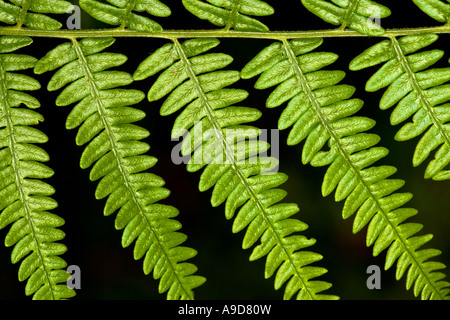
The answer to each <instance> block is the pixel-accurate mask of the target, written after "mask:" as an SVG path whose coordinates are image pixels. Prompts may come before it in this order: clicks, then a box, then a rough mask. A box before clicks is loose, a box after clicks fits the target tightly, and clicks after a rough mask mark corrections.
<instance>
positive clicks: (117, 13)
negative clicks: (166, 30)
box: [80, 0, 171, 32]
mask: <svg viewBox="0 0 450 320" xmlns="http://www.w3.org/2000/svg"><path fill="white" fill-rule="evenodd" d="M108 2H109V3H110V4H105V3H101V2H99V1H96V0H80V6H81V8H83V10H85V11H86V12H87V13H89V14H90V15H91V16H92V17H94V18H95V19H97V20H99V21H102V22H105V23H107V24H111V25H114V26H119V28H121V29H125V28H129V29H131V30H136V31H142V32H157V31H161V30H162V27H161V25H159V23H157V22H155V21H153V20H152V19H149V18H147V17H144V16H141V15H138V14H136V13H134V12H133V11H136V12H144V11H146V12H147V13H149V14H151V15H154V16H157V17H167V16H169V15H170V14H171V11H170V9H169V7H167V6H166V5H165V4H163V3H162V2H160V1H158V0H138V1H131V0H108Z"/></svg>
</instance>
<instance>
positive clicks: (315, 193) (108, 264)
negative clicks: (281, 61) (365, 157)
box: [0, 0, 450, 300]
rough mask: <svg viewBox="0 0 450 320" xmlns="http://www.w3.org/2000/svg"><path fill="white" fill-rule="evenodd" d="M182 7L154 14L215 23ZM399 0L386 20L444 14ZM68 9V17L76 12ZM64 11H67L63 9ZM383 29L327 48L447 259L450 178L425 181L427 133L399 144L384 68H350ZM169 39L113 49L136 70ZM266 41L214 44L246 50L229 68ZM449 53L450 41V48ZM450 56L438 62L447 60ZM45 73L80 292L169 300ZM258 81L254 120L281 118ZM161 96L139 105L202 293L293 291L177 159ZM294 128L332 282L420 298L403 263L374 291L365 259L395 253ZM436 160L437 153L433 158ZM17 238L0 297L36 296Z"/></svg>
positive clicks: (48, 129)
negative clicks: (400, 273)
mask: <svg viewBox="0 0 450 320" xmlns="http://www.w3.org/2000/svg"><path fill="white" fill-rule="evenodd" d="M267 2H268V3H270V4H271V5H272V6H273V7H274V9H275V14H274V15H273V16H270V17H261V18H258V19H259V20H260V21H262V22H263V23H265V24H266V25H268V26H269V28H270V29H271V30H316V29H328V28H334V26H331V25H329V24H327V23H325V22H323V21H322V20H321V19H320V18H318V17H316V16H314V15H313V14H311V13H309V12H308V11H307V10H306V9H305V8H304V7H303V6H302V4H301V2H300V1H273V0H272V1H267ZM165 3H166V4H167V5H168V6H169V7H170V8H171V10H172V15H171V17H169V18H155V20H156V21H158V22H159V23H160V24H161V25H162V26H163V27H164V28H165V29H210V28H214V26H212V25H211V24H210V23H209V22H207V21H202V20H199V19H198V18H196V17H195V16H193V15H191V14H190V13H189V12H188V11H186V10H185V9H184V8H183V6H182V4H181V1H178V0H176V1H165ZM378 3H380V4H384V5H386V6H388V7H389V8H390V9H391V11H392V15H391V17H389V18H386V19H383V20H382V26H383V27H384V28H405V27H424V26H436V25H439V23H438V22H436V21H434V20H433V19H431V18H429V17H428V16H427V15H426V14H425V13H423V12H421V11H420V10H419V9H418V8H417V7H416V6H415V5H414V3H413V2H412V1H407V0H400V1H378ZM66 17H68V15H66ZM59 19H60V21H62V22H63V21H64V18H59ZM81 26H82V28H83V29H91V28H103V27H107V26H106V25H103V24H101V23H98V22H96V21H93V20H92V19H91V18H89V16H87V15H86V14H84V13H83V15H82V20H81ZM63 41H64V40H59V39H44V38H34V43H33V44H32V45H31V46H30V47H28V48H25V49H23V50H21V52H23V53H28V54H31V55H34V56H35V57H38V58H40V57H42V56H44V55H45V53H46V52H47V51H49V50H50V49H52V48H53V47H55V46H56V45H58V44H60V43H62V42H63ZM378 41H379V39H376V38H366V37H361V38H329V39H325V41H324V44H323V45H322V46H321V47H320V48H319V49H317V50H322V51H330V52H334V53H337V54H338V55H339V57H340V58H339V59H338V61H337V62H336V63H335V64H333V65H332V66H330V67H329V68H330V69H336V70H344V71H346V72H347V77H346V78H345V79H344V80H343V83H347V84H350V85H353V86H355V87H356V89H357V90H356V93H355V97H358V98H361V99H363V100H364V101H365V105H364V107H363V109H362V110H361V111H360V113H359V114H361V115H365V116H368V117H370V118H372V119H375V120H376V121H377V125H376V127H375V128H374V129H373V131H374V132H376V133H377V134H379V135H380V136H381V137H382V140H381V143H380V145H382V146H385V147H387V148H388V149H389V150H390V154H389V156H388V157H386V158H385V159H383V160H382V161H380V162H379V163H378V164H390V165H393V166H395V167H397V168H398V169H399V171H398V173H397V174H396V175H395V177H396V178H400V179H404V180H406V182H407V183H406V185H405V187H404V188H402V189H401V191H405V192H412V193H413V194H414V198H413V200H412V201H411V202H409V204H408V206H410V207H413V208H416V209H418V210H419V215H418V216H417V217H415V218H413V219H411V221H417V222H420V223H423V224H424V226H425V227H424V231H423V232H422V234H424V233H433V234H434V235H435V238H434V239H433V241H432V242H431V246H432V247H434V248H438V249H441V250H442V251H443V255H442V256H440V257H439V259H438V260H439V261H441V262H443V263H446V264H447V265H450V261H449V260H450V258H449V251H450V247H449V241H448V238H447V234H446V231H447V230H448V228H449V226H450V210H449V208H448V199H449V196H450V181H447V182H433V181H428V180H424V179H423V172H424V170H425V166H426V164H424V165H421V166H420V167H418V168H413V167H412V165H411V159H412V154H413V151H414V147H415V145H416V143H417V141H418V140H413V141H410V142H402V143H399V142H395V141H394V139H393V137H394V135H395V133H396V131H397V130H398V129H399V128H400V127H399V126H396V127H392V126H391V125H390V124H389V116H390V110H388V111H381V110H380V109H379V108H378V102H379V100H380V97H381V94H382V91H380V92H376V93H366V92H365V90H364V85H365V82H366V81H367V79H368V78H369V77H370V75H371V74H373V72H374V71H375V70H376V68H371V69H368V70H364V71H359V72H352V71H349V70H348V64H349V62H350V61H351V60H352V59H353V58H354V57H355V56H357V55H358V54H359V53H361V52H362V51H363V50H364V49H365V48H367V47H369V46H370V45H372V44H374V43H376V42H378ZM166 42H167V41H166V40H160V39H133V38H131V39H126V38H117V39H116V42H115V43H114V45H113V46H111V47H110V48H108V50H107V51H112V52H121V53H124V54H126V55H127V56H128V57H129V59H128V61H127V62H126V63H125V64H124V65H122V66H121V67H120V68H118V69H120V70H126V71H128V72H130V73H133V71H134V70H135V69H136V67H137V66H138V65H139V63H140V62H141V61H142V60H144V59H145V58H146V57H147V56H148V55H149V54H150V53H152V52H154V50H156V49H157V48H159V47H160V46H161V45H163V44H164V43H166ZM270 43H271V42H270V41H267V40H248V39H246V40H244V39H221V45H220V46H219V47H217V48H215V49H214V51H216V52H224V53H227V54H229V55H231V56H233V57H234V58H235V60H234V62H233V63H232V64H231V65H230V66H229V67H228V69H234V70H241V69H242V67H243V66H244V65H245V64H246V63H247V62H248V61H250V60H251V59H252V58H253V57H254V56H255V55H256V54H257V53H258V52H259V51H260V50H261V49H263V48H264V47H265V46H267V45H268V44H270ZM448 43H449V38H448V36H446V35H441V36H440V39H439V40H438V41H437V42H436V43H435V44H433V45H432V46H430V48H440V49H442V50H446V49H448V46H449V45H448ZM447 51H448V50H447ZM448 59H449V54H448V53H446V55H445V56H444V58H443V59H442V60H441V61H440V62H439V63H438V64H437V65H436V66H439V67H442V66H448ZM33 77H34V78H36V79H37V80H39V81H40V83H41V84H42V87H43V88H42V89H41V90H39V91H36V92H33V95H34V96H35V97H37V98H39V100H40V101H41V103H42V107H41V108H40V109H39V112H41V113H42V114H43V115H44V117H45V122H44V123H42V124H41V125H40V126H39V128H40V129H41V130H42V131H43V132H45V133H46V134H47V135H48V136H49V142H48V143H47V144H46V145H45V146H44V148H45V150H47V152H48V153H49V154H50V156H51V160H50V162H49V163H48V165H49V166H50V167H51V168H52V169H54V170H55V172H56V173H55V175H54V177H52V178H51V179H49V180H48V182H49V183H50V184H51V185H52V186H54V187H55V188H56V190H57V191H56V194H55V195H54V198H55V199H56V200H57V201H58V203H59V208H58V209H57V210H55V213H57V214H58V215H60V216H61V217H63V218H64V219H65V220H66V225H65V226H63V227H62V229H63V230H64V232H65V233H66V238H65V240H64V243H65V244H66V245H67V246H68V248H69V250H68V252H67V253H66V254H65V255H64V258H65V259H66V261H67V262H68V264H74V265H78V266H79V267H80V268H81V272H82V273H81V286H82V287H81V290H78V291H77V296H76V298H75V299H79V300H88V299H89V300H91V299H125V300H128V299H165V294H163V295H161V294H158V293H157V285H158V282H157V281H154V280H153V279H152V276H151V275H150V276H145V275H144V274H143V272H142V260H140V261H134V260H133V258H132V250H133V246H131V247H129V248H125V249H124V248H122V247H121V235H122V231H116V230H114V217H115V215H112V216H109V217H104V216H103V214H102V212H103V205H104V201H97V200H95V198H94V190H95V187H96V183H92V182H90V181H89V170H81V169H80V168H79V158H80V155H81V152H82V150H83V149H82V148H81V147H77V146H76V145H75V143H74V140H75V135H76V130H72V131H68V130H66V129H65V119H66V117H67V115H68V113H69V111H70V107H56V106H55V104H54V101H55V99H56V97H57V95H58V93H59V92H48V91H47V90H46V88H45V87H46V83H47V82H48V80H49V78H50V77H51V73H49V74H43V75H33ZM154 79H155V78H151V79H147V80H145V81H141V82H136V83H133V84H132V85H131V86H130V87H133V88H138V89H141V90H142V91H143V92H147V91H148V89H149V88H150V86H151V84H152V81H153V80H154ZM254 82H255V79H250V80H241V81H240V82H239V83H238V84H237V85H238V87H239V88H242V89H246V90H248V91H249V92H251V94H250V96H249V98H248V99H247V100H246V101H245V105H246V106H250V107H254V108H258V109H259V110H261V111H263V112H264V114H263V117H262V118H261V119H260V120H258V122H257V123H255V125H257V126H259V127H260V128H266V129H272V128H276V127H277V120H278V117H279V115H280V112H281V107H279V108H276V109H266V108H265V100H266V99H267V97H268V95H269V93H270V90H271V89H269V90H263V91H256V90H254V89H253V85H254ZM160 104H161V101H158V102H156V103H149V102H147V101H146V100H144V101H143V102H142V103H140V104H139V105H137V107H139V108H140V109H142V110H144V111H145V112H146V114H147V117H146V118H145V119H144V120H143V121H141V122H140V123H139V124H140V125H142V126H144V127H145V128H147V129H148V130H149V131H150V132H151V136H150V137H149V138H148V139H147V140H146V141H147V142H148V143H149V144H150V145H151V150H150V153H151V155H154V156H156V157H158V159H159V162H158V164H157V165H156V166H155V167H154V168H153V169H152V171H153V172H154V173H156V174H158V175H160V176H161V177H163V178H164V179H165V180H166V187H167V188H168V189H169V190H171V192H172V193H171V196H170V197H169V198H168V199H166V200H165V201H163V202H164V203H167V204H171V205H173V206H175V207H177V208H178V209H179V210H180V215H179V217H178V218H179V220H180V221H181V222H182V224H183V229H182V230H181V231H182V232H184V233H186V234H187V235H188V241H187V242H186V243H185V244H186V245H188V246H190V247H193V248H195V249H197V250H198V252H199V253H198V255H197V257H195V258H194V259H193V260H192V262H193V263H195V264H196V265H197V266H198V267H199V272H198V274H200V275H202V276H205V277H206V278H207V279H208V280H207V282H206V283H205V284H204V285H203V286H202V287H200V288H198V289H197V290H196V298H197V299H206V300H208V299H211V300H215V299H281V298H282V293H283V290H282V289H281V290H279V291H275V290H273V280H274V279H273V278H270V279H268V280H264V261H265V259H261V260H259V261H256V262H249V261H248V257H249V255H250V253H251V250H246V251H244V250H242V249H241V243H242V238H243V235H244V232H241V233H238V234H232V232H231V224H232V221H227V220H226V219H225V217H224V210H223V209H224V208H223V205H222V206H220V207H218V208H212V207H211V205H210V196H211V192H210V191H208V192H204V193H200V192H199V191H198V180H199V175H200V173H188V172H187V171H186V170H185V167H184V165H179V166H177V165H174V164H173V163H172V161H171V158H170V155H171V150H172V148H173V147H174V146H175V145H176V143H177V142H173V141H171V140H170V132H171V128H172V125H173V121H174V119H175V117H176V115H172V116H168V117H162V116H160V115H159V107H160ZM287 133H288V130H287V131H283V132H281V134H280V144H281V146H280V161H281V164H280V171H281V172H284V173H286V174H288V176H289V180H288V182H287V183H286V184H284V188H285V189H286V190H287V191H288V197H287V198H286V199H285V201H287V202H295V203H297V204H299V207H300V213H299V215H298V218H299V219H300V220H302V221H304V222H306V223H307V224H308V225H309V226H310V227H309V229H308V230H307V231H306V232H305V235H306V236H308V237H313V238H315V239H317V244H316V245H314V246H313V247H311V250H314V251H315V252H318V253H321V254H323V255H324V259H323V260H322V261H320V262H319V263H316V264H315V265H318V266H323V267H326V268H327V269H328V270H329V272H328V273H327V274H326V275H324V276H322V277H320V279H321V280H324V281H328V282H331V283H333V287H332V288H331V289H330V290H328V292H329V293H330V294H336V295H339V296H340V297H341V299H345V300H353V299H364V300H365V299H375V300H377V299H413V298H414V296H413V294H412V292H411V291H405V289H404V287H405V279H404V278H403V279H402V280H401V281H396V280H395V268H391V269H390V270H388V271H386V272H383V273H382V288H381V290H368V289H367V287H366V279H367V277H368V274H366V269H367V267H368V266H369V265H372V264H376V265H379V266H380V267H381V268H383V265H384V253H383V254H380V256H379V257H373V256H372V251H371V248H367V247H366V245H365V235H366V229H364V230H362V231H361V232H359V233H358V234H356V235H353V234H352V231H351V229H352V222H353V218H354V217H352V218H350V219H348V220H343V219H342V217H341V209H342V205H343V204H342V203H335V202H334V199H333V195H330V196H328V197H326V198H323V197H322V196H321V193H320V187H321V182H322V179H323V174H324V172H325V170H326V168H312V167H311V166H309V165H307V166H304V165H302V164H301V160H300V156H301V147H302V145H297V146H294V147H287V146H286V144H285V141H286V138H287ZM426 163H428V161H426ZM6 232H7V230H6V229H4V230H0V239H4V237H5V235H6ZM10 253H11V248H5V247H4V246H2V247H0V299H29V298H27V297H25V296H24V286H25V283H19V282H18V281H17V271H18V265H12V264H11V263H10Z"/></svg>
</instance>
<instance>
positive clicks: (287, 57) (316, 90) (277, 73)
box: [241, 39, 450, 299]
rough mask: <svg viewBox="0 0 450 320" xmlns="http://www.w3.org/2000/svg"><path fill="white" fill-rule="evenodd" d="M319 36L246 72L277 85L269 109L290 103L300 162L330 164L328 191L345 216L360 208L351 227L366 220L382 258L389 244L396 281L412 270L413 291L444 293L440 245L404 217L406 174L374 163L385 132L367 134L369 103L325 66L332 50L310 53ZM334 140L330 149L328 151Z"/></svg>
mask: <svg viewBox="0 0 450 320" xmlns="http://www.w3.org/2000/svg"><path fill="white" fill-rule="evenodd" d="M320 44H321V40H320V39H303V40H301V39H299V40H293V41H291V42H288V41H286V40H283V41H282V43H279V42H276V43H273V44H272V45H271V46H269V47H267V48H266V49H264V50H263V51H262V52H260V53H259V54H258V55H257V56H256V57H255V58H254V59H253V60H252V61H250V62H249V63H248V64H247V65H246V66H245V67H244V69H243V70H242V73H241V74H242V77H243V78H251V77H254V76H256V75H260V77H259V78H258V81H257V82H256V84H255V87H256V88H258V89H263V88H269V87H273V86H277V87H276V89H275V90H274V91H273V92H272V93H271V95H270V96H269V98H268V100H267V107H272V108H273V107H278V106H280V105H282V104H283V103H285V102H287V101H288V104H287V107H286V108H285V109H284V111H283V113H282V115H281V116H280V120H279V129H281V130H283V129H287V128H289V127H292V129H291V131H290V134H289V138H288V144H289V145H296V144H298V143H300V142H302V141H303V140H304V146H303V150H302V161H303V163H304V164H306V163H311V165H312V166H329V167H328V169H327V171H326V174H325V177H324V182H323V184H322V194H323V195H324V196H326V195H329V194H330V193H331V192H333V190H336V193H335V200H336V201H342V200H345V204H344V208H343V213H342V214H343V218H344V219H346V218H349V217H350V216H352V215H353V214H355V213H356V217H355V220H354V223H353V232H354V233H356V232H359V231H360V230H362V229H363V228H364V227H365V226H368V230H367V246H370V245H373V254H374V255H375V256H376V255H378V254H380V253H381V252H382V251H384V250H385V249H388V250H387V255H386V264H385V268H386V269H389V268H390V267H391V266H392V265H393V264H394V263H395V261H397V273H396V277H397V279H400V278H402V276H403V275H404V274H405V272H406V271H407V270H408V269H409V271H408V273H407V281H406V286H407V288H408V289H409V288H410V287H412V286H413V285H414V294H415V295H416V296H417V295H419V294H421V297H422V298H423V299H428V298H432V299H444V298H446V297H447V294H448V292H449V291H450V288H448V287H449V286H450V283H448V282H446V281H442V278H444V277H445V275H444V274H443V273H441V272H437V271H436V270H440V269H443V268H444V267H445V265H443V264H442V263H438V262H434V261H427V260H428V259H430V258H432V257H435V256H437V255H439V254H440V251H438V250H435V249H421V250H419V248H420V247H422V246H423V245H424V244H426V243H427V242H429V241H430V240H431V238H432V235H424V236H418V235H416V234H417V233H418V232H419V231H420V230H421V229H422V225H420V224H417V223H405V220H407V219H408V218H410V217H412V216H414V215H416V214H417V211H416V210H414V209H412V208H402V206H403V205H404V204H405V203H407V202H408V201H409V200H410V199H411V195H410V194H408V193H394V192H395V191H396V190H398V189H399V188H401V187H402V186H403V185H404V181H403V180H399V179H387V178H388V177H389V176H391V175H392V174H394V173H395V171H396V169H395V168H393V167H391V166H380V167H370V166H371V165H372V164H373V163H375V162H376V161H378V160H379V159H381V158H383V157H384V156H386V155H387V153H388V151H387V149H385V148H382V147H376V146H375V145H376V144H377V143H378V142H379V140H380V138H379V136H377V135H375V134H369V133H366V131H367V130H369V129H371V128H372V127H373V126H374V125H375V123H374V121H373V120H371V119H368V118H365V117H359V116H352V115H353V114H355V113H356V112H357V111H358V110H360V109H361V107H362V105H363V102H362V101H361V100H359V99H351V97H352V96H353V94H354V91H355V89H354V88H353V87H351V86H348V85H342V84H338V83H339V82H340V81H341V80H342V79H343V78H344V75H345V74H344V73H343V72H341V71H328V70H321V69H322V68H323V67H325V66H328V65H330V64H332V63H333V62H334V61H335V60H336V59H337V58H338V57H337V55H335V54H333V53H327V52H311V51H313V50H314V49H315V48H316V47H318V46H319V45H320ZM327 142H328V150H324V148H325V144H326V143H327Z"/></svg>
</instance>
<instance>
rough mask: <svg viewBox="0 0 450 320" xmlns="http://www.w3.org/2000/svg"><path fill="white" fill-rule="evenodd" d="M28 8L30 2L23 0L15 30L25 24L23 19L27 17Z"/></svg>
mask: <svg viewBox="0 0 450 320" xmlns="http://www.w3.org/2000/svg"><path fill="white" fill-rule="evenodd" d="M29 7H30V0H25V4H24V6H23V7H22V8H21V10H20V15H19V19H18V21H17V24H16V26H15V28H18V29H20V28H22V25H23V23H24V22H25V17H26V15H27V12H28V8H29Z"/></svg>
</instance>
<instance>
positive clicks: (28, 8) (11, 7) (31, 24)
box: [0, 0, 72, 30]
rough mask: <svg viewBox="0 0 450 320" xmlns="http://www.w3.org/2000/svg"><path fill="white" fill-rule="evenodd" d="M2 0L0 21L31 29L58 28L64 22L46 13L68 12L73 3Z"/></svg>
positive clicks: (57, 0) (39, 0)
mask: <svg viewBox="0 0 450 320" xmlns="http://www.w3.org/2000/svg"><path fill="white" fill-rule="evenodd" d="M10 1H11V2H12V3H7V2H4V1H0V21H1V22H4V23H7V24H12V25H16V26H17V27H19V28H20V27H22V25H24V26H26V27H28V28H30V29H39V30H58V29H60V28H61V27H62V24H61V23H60V22H59V21H57V20H55V19H53V18H51V17H48V16H46V15H44V13H45V14H63V13H67V12H68V11H69V9H70V8H71V6H72V4H71V3H70V2H68V1H63V0H10Z"/></svg>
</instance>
